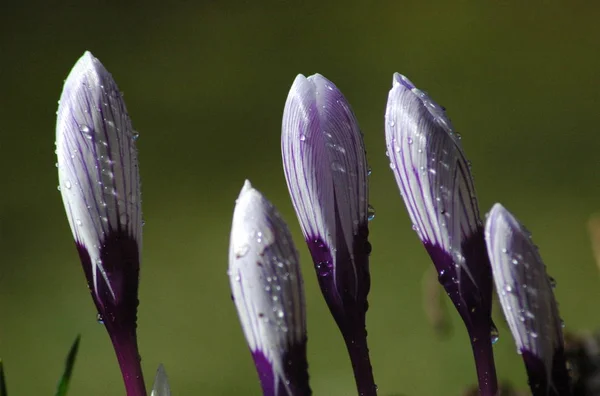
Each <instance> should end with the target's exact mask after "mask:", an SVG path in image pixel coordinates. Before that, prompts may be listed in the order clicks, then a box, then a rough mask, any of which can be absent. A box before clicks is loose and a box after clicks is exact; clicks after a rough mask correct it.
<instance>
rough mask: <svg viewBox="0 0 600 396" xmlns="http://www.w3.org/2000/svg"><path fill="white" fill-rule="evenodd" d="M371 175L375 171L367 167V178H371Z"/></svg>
mask: <svg viewBox="0 0 600 396" xmlns="http://www.w3.org/2000/svg"><path fill="white" fill-rule="evenodd" d="M371 173H373V169H371V167H370V166H368V167H367V176H371Z"/></svg>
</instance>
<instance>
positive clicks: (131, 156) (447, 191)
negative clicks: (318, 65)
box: [56, 52, 583, 396]
mask: <svg viewBox="0 0 600 396" xmlns="http://www.w3.org/2000/svg"><path fill="white" fill-rule="evenodd" d="M57 116H58V117H57V127H56V145H57V148H56V153H57V156H58V163H57V166H58V173H59V182H60V185H59V190H60V191H61V194H62V198H63V201H64V205H65V210H66V213H67V218H68V220H69V225H70V227H71V230H72V232H73V237H74V239H75V244H76V247H77V251H78V252H79V256H80V259H81V263H82V266H83V269H84V273H85V276H86V278H87V281H88V285H89V289H90V292H91V295H92V298H93V301H94V303H95V305H96V308H97V310H98V319H99V320H100V321H102V322H103V323H104V325H105V326H106V329H107V331H108V334H109V336H110V339H111V341H112V343H113V346H114V349H115V352H116V355H117V360H118V362H119V365H120V367H121V372H122V375H123V379H124V382H125V388H126V390H127V394H128V395H129V396H145V395H146V390H145V387H144V379H143V375H142V370H141V365H140V356H139V353H138V346H137V335H136V330H137V326H136V321H137V306H138V285H139V271H140V256H141V247H142V212H141V195H140V180H139V172H138V162H137V151H136V148H135V143H136V139H137V133H136V132H135V131H134V130H133V128H132V125H131V120H130V118H129V115H128V113H127V109H126V107H125V103H124V101H123V97H122V94H121V92H120V91H119V89H118V87H117V85H116V83H115V82H114V80H113V78H112V76H111V75H110V74H109V73H108V72H107V70H106V69H105V68H104V66H103V65H102V64H101V63H100V62H99V61H98V60H97V59H96V58H94V57H93V56H92V55H91V54H90V53H89V52H86V53H85V54H84V55H83V57H82V58H81V59H80V60H79V61H78V62H77V63H76V65H75V67H74V68H73V70H72V71H71V73H70V75H69V77H68V78H67V80H66V81H65V85H64V89H63V93H62V96H61V99H60V106H59V109H58V112H57ZM385 138H386V144H387V155H388V157H389V159H390V168H391V169H392V171H393V173H394V176H395V178H396V182H397V184H398V187H399V189H400V194H401V196H402V198H403V200H404V203H405V206H406V208H407V211H408V214H409V216H410V219H411V220H412V223H413V229H414V230H415V232H416V234H417V235H418V237H419V239H420V240H421V242H422V243H423V245H424V247H425V249H426V251H427V252H428V254H429V256H430V257H431V260H432V262H433V264H434V267H435V270H436V272H437V278H438V281H439V283H440V284H441V285H442V286H443V288H444V289H445V291H446V293H447V295H448V296H449V298H450V300H451V301H452V303H453V304H454V306H455V308H456V309H457V311H458V313H459V314H460V316H461V318H462V320H463V322H464V324H465V327H466V330H467V333H468V335H469V338H470V341H471V344H472V348H473V353H474V357H475V365H476V368H477V376H478V381H479V385H478V392H479V393H480V394H481V395H483V396H494V395H497V394H498V385H497V381H496V371H495V367H494V355H493V350H492V344H493V343H494V342H495V340H496V339H497V330H496V328H495V326H494V323H493V322H492V319H491V307H492V292H493V285H494V283H495V285H496V289H497V291H498V294H499V301H500V304H501V306H502V309H503V311H504V314H505V316H506V319H507V323H508V325H509V327H510V330H511V332H512V335H513V337H514V339H515V341H516V344H517V351H518V353H519V354H521V355H522V357H523V360H524V362H525V366H526V369H527V373H528V376H529V384H530V387H531V391H532V393H533V395H534V396H548V395H550V396H558V395H561V396H564V395H569V394H571V380H570V377H569V373H568V371H567V365H566V354H567V353H566V352H568V351H566V350H565V345H564V341H563V333H562V321H561V319H560V317H559V313H558V308H557V306H558V304H557V303H556V301H555V298H554V293H553V287H554V285H553V280H552V279H551V278H549V277H548V276H547V274H546V267H545V265H544V264H543V262H542V260H541V257H540V255H539V253H538V251H537V248H536V247H535V245H534V244H533V242H532V241H531V237H530V234H529V233H528V232H527V231H526V230H525V229H524V228H523V226H521V224H520V223H519V222H518V221H517V220H516V219H515V218H514V216H513V215H512V214H511V213H509V212H508V211H507V210H506V209H505V208H504V207H502V206H501V205H500V204H496V205H495V206H494V207H493V208H492V210H491V212H490V213H489V215H488V217H487V221H486V224H485V227H484V224H483V222H482V220H481V218H480V214H479V207H478V203H477V198H476V195H475V188H474V183H473V178H472V175H471V167H470V163H469V161H468V160H467V158H466V156H465V153H464V151H463V149H462V146H461V142H460V136H459V135H458V134H457V133H456V132H455V131H454V129H453V127H452V124H451V123H450V120H449V119H448V117H447V116H446V113H445V109H444V108H443V107H441V106H439V105H438V104H437V103H435V102H434V101H433V100H432V99H431V98H430V97H429V96H428V95H427V94H426V93H425V92H423V91H421V90H419V89H418V88H416V87H415V86H414V84H413V83H412V82H410V81H409V80H408V79H407V78H406V77H404V76H402V75H400V74H395V75H394V77H393V85H392V89H391V90H390V92H389V96H388V103H387V109H386V114H385ZM281 150H282V159H283V168H284V173H285V178H286V181H287V186H288V189H289V193H290V197H291V200H292V204H293V207H294V209H295V211H296V215H297V217H298V220H299V223H300V227H301V229H302V233H303V235H304V238H305V241H306V244H307V247H308V250H309V251H310V254H311V256H312V260H313V263H314V268H315V271H316V275H317V280H318V283H319V286H320V288H321V291H322V294H323V297H324V299H325V302H326V304H327V306H328V307H329V310H330V312H331V314H332V316H333V319H334V320H335V322H336V324H337V326H338V327H339V330H340V333H341V335H342V338H343V339H344V341H345V343H346V347H347V349H348V354H349V357H350V361H351V363H352V367H353V371H354V377H355V380H356V386H357V389H358V392H359V394H360V395H362V396H373V395H376V393H377V387H376V385H375V382H374V378H373V372H372V368H371V362H370V357H369V350H368V347H367V332H366V312H367V309H368V302H367V296H368V293H369V289H370V274H369V255H370V253H371V244H370V243H369V240H368V236H369V228H368V225H369V220H370V219H371V218H372V217H373V215H374V212H373V209H372V207H371V206H370V205H369V200H368V183H367V176H368V174H369V168H368V165H367V160H366V151H365V146H364V142H363V135H362V133H361V131H360V128H359V126H358V122H357V120H356V117H355V115H354V113H353V111H352V109H351V107H350V104H349V103H348V101H347V100H346V98H345V97H344V95H343V94H342V93H341V91H340V90H339V89H338V88H337V87H336V86H335V85H334V84H333V83H332V82H331V81H329V80H327V79H326V78H325V77H323V76H321V75H319V74H315V75H313V76H310V77H308V78H307V77H304V76H302V75H299V76H298V77H297V78H296V80H295V81H294V83H293V85H292V87H291V89H290V92H289V95H288V98H287V101H286V103H285V108H284V112H283V122H282V134H281ZM228 274H229V279H230V285H231V290H232V296H233V300H234V303H235V307H236V308H237V311H238V315H239V318H240V322H241V325H242V329H243V333H244V335H245V337H246V340H247V343H248V346H249V347H250V351H251V354H252V357H253V359H254V363H255V366H256V369H257V372H258V376H259V379H260V383H261V386H262V389H263V394H264V395H267V396H275V395H288V396H295V395H310V394H311V388H310V386H309V376H308V363H307V357H306V350H307V334H306V312H305V302H304V291H303V281H302V275H301V271H300V264H299V259H298V253H297V251H296V248H295V246H294V243H293V241H292V237H291V234H290V231H289V230H288V227H287V225H286V223H285V222H284V221H283V219H282V218H281V216H280V214H279V213H278V211H277V210H276V209H275V207H274V206H273V205H272V204H271V203H270V202H269V201H268V200H267V199H266V198H265V197H264V196H263V195H262V194H261V193H260V192H259V191H257V190H256V189H255V188H253V187H252V186H251V184H250V182H248V181H246V183H245V184H244V186H243V188H242V190H241V192H240V195H239V197H238V199H237V201H236V205H235V210H234V214H233V222H232V227H231V236H230V247H229V271H228ZM438 290H439V286H438ZM432 316H438V315H437V314H436V313H433V314H432ZM582 365H583V363H582ZM582 367H583V366H582ZM507 392H508V391H507ZM151 394H152V396H169V395H170V389H169V384H168V381H167V377H166V373H165V371H164V368H163V367H162V365H161V366H159V369H158V371H157V374H156V379H155V384H154V387H153V389H152V393H151ZM515 394H516V393H515Z"/></svg>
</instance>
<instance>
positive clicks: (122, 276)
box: [56, 52, 146, 395]
mask: <svg viewBox="0 0 600 396" xmlns="http://www.w3.org/2000/svg"><path fill="white" fill-rule="evenodd" d="M59 103H60V105H59V108H58V112H57V123H56V154H57V156H58V164H57V166H58V176H59V183H60V184H59V189H60V192H61V195H62V198H63V202H64V205H65V209H66V212H67V218H68V220H69V225H70V226H71V230H72V232H73V236H74V238H75V244H76V246H77V250H78V252H79V257H80V259H81V263H82V265H83V269H84V272H85V275H86V277H87V281H88V285H89V288H90V292H91V294H92V297H93V300H94V303H95V305H96V308H97V310H98V318H99V320H101V321H103V322H104V325H105V326H106V329H107V331H108V334H109V335H110V338H111V340H112V343H113V346H114V348H115V352H116V354H117V358H118V361H119V364H120V367H121V371H122V373H123V378H124V381H125V387H126V389H127V394H128V395H145V394H146V391H145V388H144V380H143V376H142V371H141V367H140V358H139V354H138V347H137V340H136V317H137V306H138V298H137V294H138V277H139V265H140V250H141V244H142V212H141V207H140V181H139V174H138V161H137V151H136V148H135V138H136V135H135V132H134V131H133V129H132V127H131V121H130V119H129V115H128V114H127V109H126V107H125V103H124V102H123V98H122V95H121V92H120V91H119V89H118V87H117V85H116V84H115V81H114V80H113V78H112V76H111V75H110V74H109V73H108V71H107V70H106V69H105V68H104V66H103V65H102V64H101V63H100V61H99V60H98V59H96V58H95V57H93V56H92V54H91V53H89V52H86V53H85V54H84V55H83V56H82V57H81V59H79V61H77V63H76V64H75V66H74V67H73V70H72V71H71V73H70V74H69V76H68V78H67V79H66V81H65V84H64V88H63V92H62V95H61V98H60V102H59Z"/></svg>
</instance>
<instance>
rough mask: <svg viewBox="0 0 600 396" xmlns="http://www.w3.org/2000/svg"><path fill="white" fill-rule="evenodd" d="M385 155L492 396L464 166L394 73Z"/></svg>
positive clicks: (480, 258)
mask: <svg viewBox="0 0 600 396" xmlns="http://www.w3.org/2000/svg"><path fill="white" fill-rule="evenodd" d="M385 136H386V144H387V155H388V156H389V159H390V168H391V169H392V171H393V173H394V176H395V178H396V182H397V184H398V187H399V189H400V194H401V195H402V197H403V199H404V203H405V205H406V208H407V210H408V214H409V216H410V219H411V220H412V223H413V229H414V230H415V231H416V233H417V235H418V236H419V239H420V240H421V241H422V242H423V244H424V246H425V249H426V250H427V252H428V253H429V255H430V257H431V260H432V261H433V263H434V265H435V267H436V269H437V272H438V276H439V282H440V283H441V284H442V285H443V286H444V288H445V289H446V292H447V293H448V296H449V297H450V299H451V300H452V302H453V303H454V306H455V307H456V309H457V310H458V312H459V313H460V315H461V317H462V319H463V321H464V323H465V325H466V328H467V331H468V332H469V335H470V337H471V343H472V345H473V351H474V354H475V360H476V365H477V369H478V377H479V385H480V391H481V392H482V394H484V395H488V394H489V395H494V394H495V393H496V389H497V385H496V376H495V369H494V363H493V352H492V349H491V342H492V341H491V340H492V335H491V334H490V333H491V332H494V331H495V327H494V325H493V322H492V319H491V305H492V276H491V269H490V264H489V259H488V257H487V253H486V247H485V242H484V237H483V225H482V222H481V219H480V216H479V208H478V205H477V198H476V196H475V187H474V185H473V179H472V176H471V170H470V166H469V162H468V161H467V158H466V157H465V154H464V152H463V149H462V147H461V144H460V138H459V135H458V134H457V133H455V132H454V130H453V128H452V124H451V123H450V120H449V119H448V118H447V116H446V113H445V110H444V108H442V107H441V106H439V105H438V104H437V103H435V102H434V101H433V100H432V99H431V98H430V97H429V96H428V95H427V94H426V93H425V92H423V91H421V90H419V89H418V88H416V87H415V86H414V84H413V83H412V82H410V81H409V80H408V79H407V78H406V77H404V76H403V75H401V74H398V73H396V74H394V78H393V86H392V89H391V90H390V93H389V96H388V103H387V109H386V114H385Z"/></svg>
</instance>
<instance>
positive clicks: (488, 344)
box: [470, 326, 498, 396]
mask: <svg viewBox="0 0 600 396" xmlns="http://www.w3.org/2000/svg"><path fill="white" fill-rule="evenodd" d="M470 336H471V346H472V347H473V356H474V357H475V367H476V368H477V380H478V381H479V394H480V395H481V396H496V395H497V394H498V381H497V379H496V366H495V364H494V351H493V348H492V337H491V335H490V327H489V326H476V328H475V329H474V330H473V331H472V332H471V333H470Z"/></svg>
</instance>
